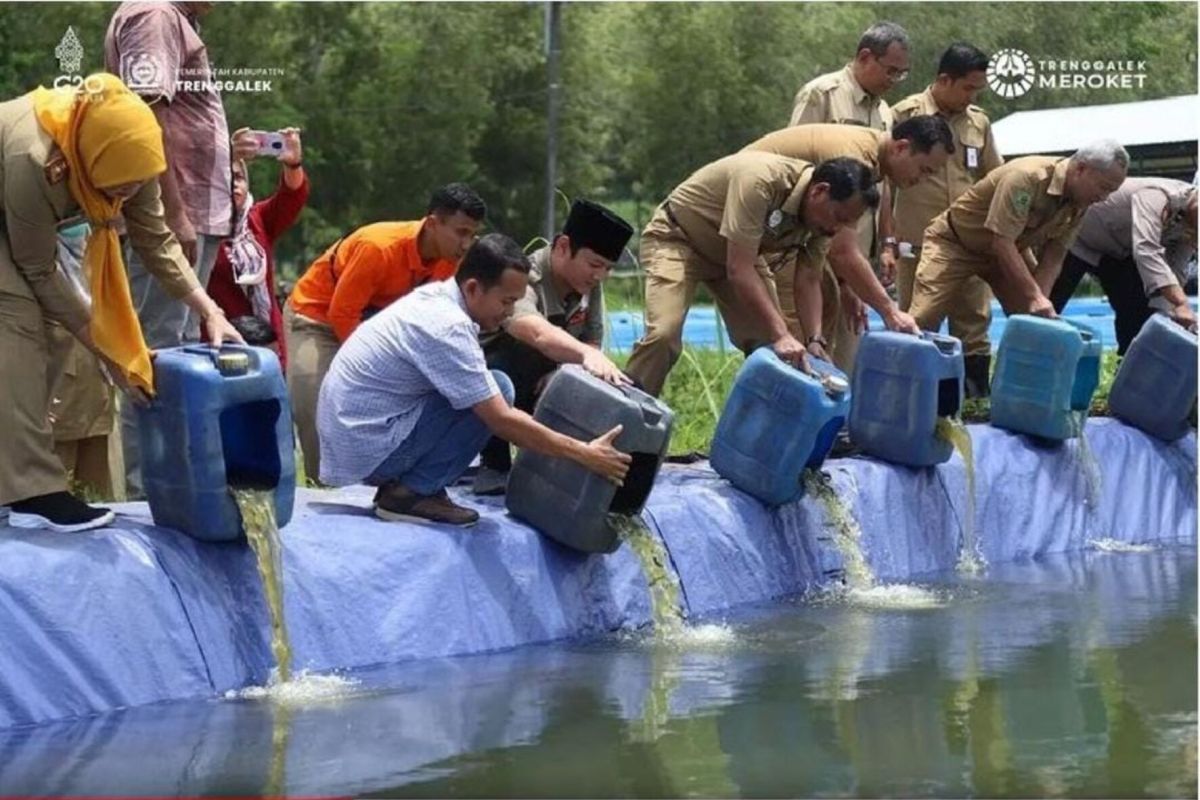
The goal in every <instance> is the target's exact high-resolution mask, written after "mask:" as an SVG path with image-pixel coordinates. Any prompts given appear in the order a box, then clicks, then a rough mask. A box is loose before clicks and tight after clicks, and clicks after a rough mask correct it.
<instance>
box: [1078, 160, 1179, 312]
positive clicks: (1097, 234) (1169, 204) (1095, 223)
mask: <svg viewBox="0 0 1200 800" xmlns="http://www.w3.org/2000/svg"><path fill="white" fill-rule="evenodd" d="M1195 190H1196V189H1195V187H1193V186H1192V185H1191V184H1190V183H1184V182H1183V181H1174V180H1171V179H1169V178H1126V179H1125V182H1124V183H1122V184H1121V188H1119V189H1117V190H1116V191H1115V192H1113V193H1112V194H1110V195H1109V196H1108V198H1107V199H1106V200H1104V202H1102V203H1096V204H1095V205H1093V206H1090V207H1089V208H1088V210H1087V213H1086V214H1084V217H1083V226H1082V227H1081V228H1080V229H1079V238H1077V239H1076V240H1075V244H1073V245H1072V246H1071V252H1072V253H1073V254H1075V255H1076V256H1077V257H1079V258H1081V259H1083V260H1084V261H1086V262H1087V263H1089V264H1091V265H1092V266H1097V265H1098V264H1099V263H1100V259H1101V258H1103V257H1105V256H1107V257H1109V258H1114V259H1121V260H1124V259H1127V258H1129V257H1131V256H1132V257H1133V259H1134V261H1135V262H1136V263H1137V268H1138V272H1139V273H1140V274H1141V276H1142V284H1143V285H1144V286H1145V288H1146V296H1147V297H1149V296H1150V295H1152V294H1153V293H1154V292H1156V291H1158V290H1159V289H1162V288H1165V287H1167V286H1178V285H1182V284H1183V283H1184V282H1185V281H1186V280H1187V268H1188V262H1189V261H1191V259H1192V257H1193V256H1195V255H1196V246H1195V245H1194V244H1192V243H1191V242H1190V241H1188V239H1187V236H1186V235H1185V229H1186V228H1185V218H1186V214H1187V203H1188V197H1189V196H1190V195H1191V193H1192V192H1194V191H1195Z"/></svg>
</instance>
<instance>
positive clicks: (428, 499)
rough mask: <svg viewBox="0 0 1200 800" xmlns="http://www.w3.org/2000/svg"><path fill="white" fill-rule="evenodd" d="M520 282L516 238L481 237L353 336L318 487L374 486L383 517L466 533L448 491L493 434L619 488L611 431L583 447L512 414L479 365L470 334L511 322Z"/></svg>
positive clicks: (331, 407)
mask: <svg viewBox="0 0 1200 800" xmlns="http://www.w3.org/2000/svg"><path fill="white" fill-rule="evenodd" d="M528 275H529V261H528V259H526V258H525V256H524V254H523V253H522V252H521V249H520V247H518V246H517V244H516V242H514V241H513V240H512V239H509V238H508V237H507V236H502V235H500V234H489V235H487V236H484V237H483V238H482V239H480V240H479V241H478V242H476V243H475V244H474V245H473V246H472V247H471V249H470V250H468V251H467V254H466V256H464V257H463V261H462V264H461V265H460V266H459V268H458V272H457V274H456V275H455V277H454V279H452V280H446V281H441V282H438V283H430V284H426V285H425V286H422V287H421V288H420V289H417V290H416V291H414V292H412V293H411V294H409V295H407V296H405V297H403V298H401V299H400V300H397V301H396V302H395V303H393V304H392V305H390V306H388V307H387V308H386V309H384V310H383V311H381V312H380V313H378V314H376V315H375V316H374V317H372V318H371V319H369V320H367V321H366V322H365V323H363V324H362V325H360V326H359V327H358V328H357V329H356V330H355V331H354V333H353V334H352V335H351V336H350V338H349V339H348V340H347V341H346V343H345V344H343V345H342V347H341V349H340V350H338V354H337V356H336V357H335V358H334V360H333V364H332V365H331V366H330V368H329V373H328V374H327V375H326V376H325V380H324V382H323V383H322V384H321V395H320V399H319V401H318V404H317V429H318V433H319V435H320V439H321V480H322V482H324V483H327V484H329V485H331V486H344V485H347V484H351V483H357V482H360V481H361V482H363V483H366V484H368V485H371V486H378V487H379V491H377V492H376V494H375V514H376V515H377V516H378V517H380V518H381V519H386V520H397V519H409V520H417V521H433V522H444V523H449V524H453V525H470V524H473V523H474V522H475V521H476V520H478V519H479V514H478V513H477V512H475V511H473V510H471V509H468V508H464V507H462V506H459V505H457V504H455V503H454V502H453V501H451V500H450V497H449V495H448V494H447V493H446V487H447V486H449V485H450V484H451V483H453V482H454V481H456V480H457V479H458V478H459V476H461V475H462V473H463V472H465V471H466V469H467V467H468V466H469V465H470V463H471V461H472V460H473V459H474V458H475V456H477V455H478V454H479V451H480V450H481V449H482V448H483V445H484V444H485V443H486V442H487V440H488V438H489V437H490V436H492V435H496V436H499V437H500V438H502V439H505V440H507V441H509V442H512V443H513V444H516V445H517V446H518V447H527V448H529V449H530V450H534V451H535V452H539V453H543V454H545V455H551V456H558V457H563V458H569V459H571V460H573V461H576V462H578V463H579V464H581V465H582V466H584V467H586V468H588V469H590V470H592V471H594V472H596V473H598V474H600V475H603V476H604V477H606V478H608V479H609V480H611V481H613V482H614V483H616V484H618V485H620V484H621V482H622V481H623V480H624V478H625V474H626V472H627V471H628V470H629V462H630V457H629V456H628V455H627V454H625V453H622V452H620V451H619V450H616V449H615V448H614V447H613V446H612V442H613V440H614V439H615V438H616V437H617V435H618V434H620V432H621V426H619V425H618V426H617V427H615V428H613V429H612V430H611V431H609V432H608V433H606V434H604V435H603V436H601V437H599V438H597V439H594V440H593V441H591V442H582V441H579V440H576V439H572V438H571V437H569V436H564V435H562V434H560V433H557V432H555V431H552V430H550V429H549V428H547V427H545V426H544V425H542V424H540V423H538V422H536V421H535V420H534V419H533V418H532V417H531V416H529V415H528V414H526V413H525V412H523V411H520V410H518V409H515V408H512V407H511V403H512V396H513V388H512V382H511V381H509V379H508V377H507V376H506V375H504V373H502V372H496V371H489V370H488V368H487V364H486V362H485V361H484V356H483V350H482V348H481V347H480V345H479V331H480V329H481V328H482V329H484V330H495V329H497V328H499V327H500V324H501V323H502V322H503V321H504V320H505V319H507V318H508V317H509V316H510V315H511V314H512V310H513V305H514V304H515V303H516V302H517V301H518V300H519V299H521V298H522V297H524V295H525V289H526V286H527V283H528Z"/></svg>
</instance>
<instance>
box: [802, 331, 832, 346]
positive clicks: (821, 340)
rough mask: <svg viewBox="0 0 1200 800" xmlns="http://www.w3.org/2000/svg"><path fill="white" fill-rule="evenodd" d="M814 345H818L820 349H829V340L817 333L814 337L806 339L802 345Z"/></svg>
mask: <svg viewBox="0 0 1200 800" xmlns="http://www.w3.org/2000/svg"><path fill="white" fill-rule="evenodd" d="M814 344H819V345H821V347H829V340H828V339H826V338H825V337H824V336H822V335H821V334H819V333H818V334H817V335H816V336H810V337H808V341H806V342H805V343H804V346H805V347H808V346H809V345H814Z"/></svg>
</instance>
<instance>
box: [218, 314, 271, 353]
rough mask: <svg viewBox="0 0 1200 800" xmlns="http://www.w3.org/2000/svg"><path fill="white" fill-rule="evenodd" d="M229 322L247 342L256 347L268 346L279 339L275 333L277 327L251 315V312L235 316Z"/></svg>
mask: <svg viewBox="0 0 1200 800" xmlns="http://www.w3.org/2000/svg"><path fill="white" fill-rule="evenodd" d="M229 324H230V325H232V326H233V329H234V330H235V331H237V332H238V333H240V334H241V335H242V338H243V339H245V340H246V344H249V345H254V346H255V347H266V346H267V345H271V344H275V343H276V342H277V341H279V337H278V336H276V335H275V329H274V328H272V327H271V326H270V325H269V324H268V323H266V322H263V321H262V320H261V319H259V318H258V317H254V316H250V315H249V314H247V315H245V316H241V317H234V318H233V319H231V320H229Z"/></svg>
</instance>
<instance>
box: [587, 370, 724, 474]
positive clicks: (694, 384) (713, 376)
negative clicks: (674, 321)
mask: <svg viewBox="0 0 1200 800" xmlns="http://www.w3.org/2000/svg"><path fill="white" fill-rule="evenodd" d="M609 355H610V356H611V358H612V359H613V361H615V362H617V364H618V365H619V366H622V367H623V366H625V362H626V361H628V360H629V355H628V354H627V353H621V354H616V353H610V354H609ZM743 360H744V359H743V358H742V354H741V352H739V351H737V350H734V351H732V352H726V353H721V352H719V351H717V350H707V349H705V350H702V349H698V348H692V347H685V348H684V350H683V356H682V357H681V358H680V359H679V362H678V363H677V364H676V365H675V368H674V369H673V370H671V374H670V375H669V376H668V377H667V385H666V386H665V387H664V388H663V396H662V400H663V402H664V403H666V404H667V406H668V407H670V408H671V410H673V411H674V412H675V426H674V429H673V431H672V433H671V449H670V452H671V453H672V454H683V453H690V452H692V451H696V450H699V451H701V452H704V453H707V452H708V450H709V448H710V446H711V445H712V437H713V432H714V431H715V430H716V427H717V420H718V419H719V418H720V416H721V410H722V409H723V408H724V406H725V398H726V397H728V396H729V390H730V389H731V388H732V387H733V379H734V378H735V377H736V376H737V371H738V369H740V368H741V366H742V361H743Z"/></svg>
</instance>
